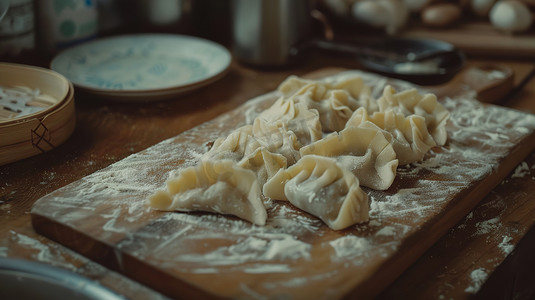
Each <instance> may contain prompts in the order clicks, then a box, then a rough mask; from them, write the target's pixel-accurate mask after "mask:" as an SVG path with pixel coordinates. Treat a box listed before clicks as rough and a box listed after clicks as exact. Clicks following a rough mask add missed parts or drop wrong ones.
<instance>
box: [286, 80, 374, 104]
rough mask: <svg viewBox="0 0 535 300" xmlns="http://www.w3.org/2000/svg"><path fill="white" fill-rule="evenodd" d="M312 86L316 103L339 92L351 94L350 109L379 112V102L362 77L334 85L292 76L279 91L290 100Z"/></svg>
mask: <svg viewBox="0 0 535 300" xmlns="http://www.w3.org/2000/svg"><path fill="white" fill-rule="evenodd" d="M310 86H314V87H315V88H314V89H313V92H314V93H313V94H312V95H311V96H312V99H313V100H314V101H321V100H322V99H326V98H327V96H326V94H327V93H328V92H329V91H332V90H339V91H344V92H347V93H348V94H349V96H350V100H349V101H348V107H349V108H350V109H351V110H352V111H354V110H355V109H357V108H359V107H364V108H366V109H367V110H368V111H377V110H378V108H379V107H378V105H377V102H376V101H375V99H373V97H372V96H371V94H372V89H371V87H370V86H368V85H366V84H365V83H364V80H363V79H362V77H360V76H352V77H350V78H346V79H343V80H341V81H337V82H334V83H329V82H324V81H318V80H306V79H303V78H299V77H297V76H290V77H288V78H287V79H286V80H285V81H283V82H282V83H281V84H280V85H279V87H278V91H279V92H280V93H281V94H282V95H283V96H284V97H286V98H289V97H293V96H295V95H300V94H303V91H305V90H309V88H310Z"/></svg>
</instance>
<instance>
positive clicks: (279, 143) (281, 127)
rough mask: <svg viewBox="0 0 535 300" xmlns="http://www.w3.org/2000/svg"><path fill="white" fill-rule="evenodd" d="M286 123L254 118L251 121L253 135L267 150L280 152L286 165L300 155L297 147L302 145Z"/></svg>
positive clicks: (292, 162) (291, 163)
mask: <svg viewBox="0 0 535 300" xmlns="http://www.w3.org/2000/svg"><path fill="white" fill-rule="evenodd" d="M286 124H287V123H286V122H283V121H272V122H267V121H265V120H264V119H261V118H256V119H255V120H254V123H253V136H254V137H255V139H256V140H257V141H258V142H260V144H261V145H262V146H264V147H266V149H268V151H269V152H272V153H278V154H281V155H282V156H284V157H285V158H286V162H287V164H288V165H293V164H294V163H295V162H296V161H298V160H299V158H300V157H301V155H300V154H299V149H300V148H301V147H302V145H301V143H300V142H299V140H298V139H297V136H296V135H295V133H293V131H290V130H288V128H287V127H286Z"/></svg>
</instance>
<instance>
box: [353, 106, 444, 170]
mask: <svg viewBox="0 0 535 300" xmlns="http://www.w3.org/2000/svg"><path fill="white" fill-rule="evenodd" d="M346 126H347V127H348V128H349V127H363V128H371V129H374V128H377V127H379V128H380V129H382V130H384V131H385V132H384V134H385V137H386V138H387V140H388V141H389V142H390V143H391V144H392V147H393V148H394V151H395V152H396V155H397V158H398V160H399V164H400V165H405V164H410V163H413V162H416V161H419V160H421V159H423V157H424V155H425V154H426V153H427V152H428V151H429V149H431V148H432V147H433V146H435V145H436V143H435V140H434V139H433V137H432V136H431V135H430V134H429V132H428V131H427V127H426V124H425V119H424V118H423V117H421V116H418V115H410V116H408V117H405V116H404V115H403V114H401V113H396V112H394V111H393V110H391V109H390V110H387V111H384V112H375V113H373V114H372V115H371V116H370V115H368V112H367V111H366V110H365V109H361V108H359V109H357V110H356V111H355V112H354V113H353V116H352V117H351V119H350V120H349V121H348V122H347V125H346Z"/></svg>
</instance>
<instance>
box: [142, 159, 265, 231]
mask: <svg viewBox="0 0 535 300" xmlns="http://www.w3.org/2000/svg"><path fill="white" fill-rule="evenodd" d="M149 205H150V206H151V207H153V208H155V209H159V210H167V211H174V210H176V211H183V212H189V211H207V212H215V213H221V214H230V215H235V216H237V217H239V218H241V219H244V220H247V221H249V222H251V223H254V224H257V225H264V224H265V223H266V219H267V212H266V209H265V207H264V204H263V203H262V200H261V191H260V185H259V184H258V181H257V179H256V175H255V173H254V172H253V171H251V170H247V169H245V168H242V167H240V166H238V165H237V164H236V162H234V161H231V160H217V161H210V160H208V161H201V162H200V163H199V164H198V165H197V166H195V167H189V168H186V169H184V170H182V171H181V172H180V173H179V175H178V177H176V178H171V179H169V180H168V181H167V189H166V190H162V191H158V192H156V193H155V194H153V195H152V196H151V197H150V198H149Z"/></svg>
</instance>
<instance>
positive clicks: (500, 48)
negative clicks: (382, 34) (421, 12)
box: [400, 21, 535, 58]
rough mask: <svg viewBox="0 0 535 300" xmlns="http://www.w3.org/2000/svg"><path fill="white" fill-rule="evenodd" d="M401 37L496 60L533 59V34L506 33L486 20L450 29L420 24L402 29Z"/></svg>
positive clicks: (534, 42) (534, 54) (534, 43)
mask: <svg viewBox="0 0 535 300" xmlns="http://www.w3.org/2000/svg"><path fill="white" fill-rule="evenodd" d="M400 35H401V36H404V37H413V38H428V39H437V40H442V41H445V42H448V43H451V44H453V45H455V46H456V47H458V48H459V49H461V50H463V51H464V52H466V53H468V54H477V55H485V56H497V57H501V58H503V57H513V58H519V57H522V58H535V32H534V31H533V30H531V31H529V32H524V33H517V34H507V33H504V32H501V31H499V30H497V29H496V28H494V27H493V26H492V25H491V24H490V22H488V21H472V22H464V23H462V24H459V25H457V26H453V27H450V28H428V27H425V26H423V25H420V26H412V27H409V28H406V29H405V30H403V31H402V32H401V33H400Z"/></svg>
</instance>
